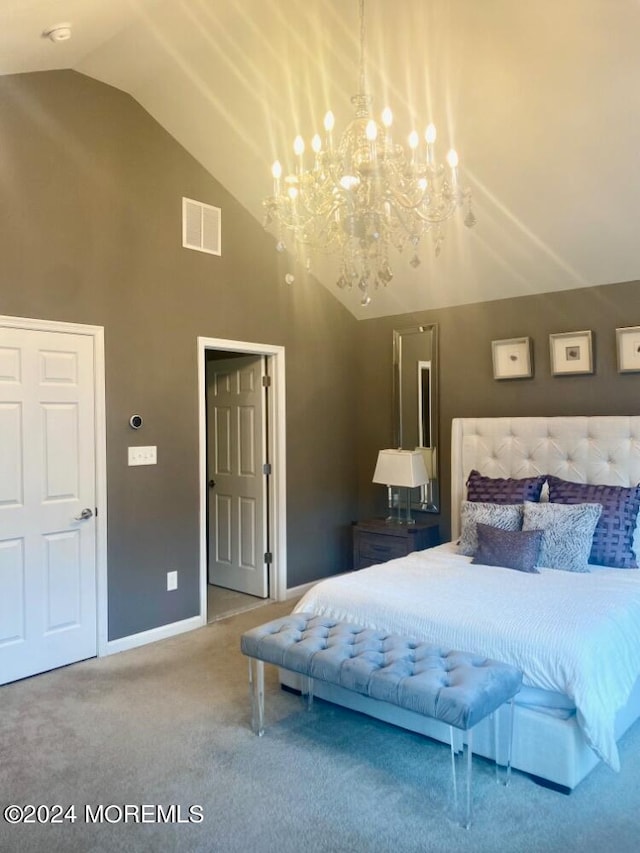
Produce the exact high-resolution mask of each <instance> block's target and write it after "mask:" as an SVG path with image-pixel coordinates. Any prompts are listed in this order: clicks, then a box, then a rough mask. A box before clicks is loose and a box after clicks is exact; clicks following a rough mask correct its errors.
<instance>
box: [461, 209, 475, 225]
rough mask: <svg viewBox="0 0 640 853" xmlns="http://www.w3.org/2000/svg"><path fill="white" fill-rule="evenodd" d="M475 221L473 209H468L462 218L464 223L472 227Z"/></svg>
mask: <svg viewBox="0 0 640 853" xmlns="http://www.w3.org/2000/svg"><path fill="white" fill-rule="evenodd" d="M476 222H477V220H476V217H475V214H474V212H473V210H471V209H469V211H468V212H467V215H466V216H465V218H464V224H465V225H466V226H467V228H473V226H474V225H475V224H476Z"/></svg>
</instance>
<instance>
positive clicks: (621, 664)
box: [295, 543, 640, 770]
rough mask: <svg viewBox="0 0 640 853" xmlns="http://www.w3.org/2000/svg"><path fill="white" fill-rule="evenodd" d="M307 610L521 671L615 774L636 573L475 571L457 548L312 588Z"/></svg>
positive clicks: (638, 647) (634, 620) (304, 602)
mask: <svg viewBox="0 0 640 853" xmlns="http://www.w3.org/2000/svg"><path fill="white" fill-rule="evenodd" d="M295 611H296V612H299V611H305V612H309V611H310V612H313V613H318V614H324V615H327V616H330V617H332V618H335V619H344V620H348V621H351V622H355V623H357V624H360V625H365V626H368V627H372V628H379V629H382V630H386V631H390V632H395V633H403V634H405V635H406V634H408V635H410V636H414V637H416V638H417V639H422V640H425V641H428V642H433V643H438V644H440V645H442V646H445V647H449V648H452V649H459V650H461V651H470V652H476V653H479V654H482V655H485V656H487V657H491V658H495V659H497V660H502V661H504V662H506V663H511V664H514V665H515V666H517V667H518V668H519V669H521V670H522V672H523V673H524V683H525V684H526V685H529V686H532V687H538V688H542V689H545V690H553V691H557V692H559V693H564V694H566V695H567V696H569V697H570V698H571V699H572V701H573V702H574V704H575V706H576V716H577V721H578V724H579V725H580V727H581V728H582V730H583V732H584V734H585V737H586V739H587V741H588V743H589V744H590V745H591V747H592V748H593V749H594V750H595V752H596V753H597V755H598V756H599V757H600V758H601V759H602V760H604V761H606V762H607V764H609V765H610V766H611V767H612V768H613V769H614V770H617V769H619V758H618V750H617V746H616V741H615V735H614V720H615V714H616V712H617V710H618V709H619V708H621V707H622V706H623V705H625V704H626V702H627V700H628V699H629V696H630V693H631V690H632V688H633V686H634V684H635V682H636V680H637V679H638V677H639V676H640V571H633V570H631V571H629V570H620V569H602V570H598V571H594V572H590V573H585V574H582V573H573V572H563V571H556V570H553V569H541V571H540V574H527V573H524V572H518V571H514V570H511V569H505V568H501V567H490V566H479V565H471V558H469V557H463V556H461V555H459V554H457V553H456V549H455V546H454V545H453V544H452V543H447V544H446V545H440V546H439V547H437V548H431V549H429V550H427V551H420V552H415V553H413V554H410V555H409V556H408V557H403V558H402V559H399V560H391V561H390V562H388V563H382V564H380V565H375V566H371V567H370V568H367V569H362V570H360V571H357V572H352V573H350V574H347V575H341V576H339V577H335V578H329V579H328V580H326V581H322V582H320V583H318V584H316V585H315V586H314V587H313V588H312V589H311V590H309V592H307V593H306V594H305V595H304V596H303V597H302V599H301V600H300V601H299V602H298V604H297V606H296V608H295Z"/></svg>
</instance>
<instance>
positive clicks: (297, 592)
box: [284, 572, 351, 601]
mask: <svg viewBox="0 0 640 853" xmlns="http://www.w3.org/2000/svg"><path fill="white" fill-rule="evenodd" d="M350 574H351V572H338V574H337V575H329V577H332V578H338V577H340V575H350ZM326 580H328V578H318V580H315V581H311V582H310V583H303V584H300V586H292V587H289V588H288V589H287V591H286V593H285V596H284V598H285V601H289V599H291V598H300V597H301V596H302V595H304V594H305V592H308V591H309V590H310V589H311V588H312V587H314V586H315V585H316V584H317V583H320V581H326Z"/></svg>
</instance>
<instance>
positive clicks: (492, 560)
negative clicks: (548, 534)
mask: <svg viewBox="0 0 640 853" xmlns="http://www.w3.org/2000/svg"><path fill="white" fill-rule="evenodd" d="M476 530H477V532H478V550H477V551H476V555H475V557H474V558H473V560H472V561H471V562H472V563H482V565H484V566H505V567H506V568H507V569H516V570H517V571H519V572H530V573H532V574H536V575H538V574H540V572H539V571H538V570H537V569H536V563H537V562H538V554H539V552H540V546H541V544H542V537H543V536H544V533H543V531H542V530H500V528H499V527H490V526H489V525H488V524H480V523H478V524H476Z"/></svg>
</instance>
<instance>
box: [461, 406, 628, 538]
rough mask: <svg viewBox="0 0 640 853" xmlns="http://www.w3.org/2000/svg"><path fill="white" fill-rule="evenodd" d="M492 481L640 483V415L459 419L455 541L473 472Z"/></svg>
mask: <svg viewBox="0 0 640 853" xmlns="http://www.w3.org/2000/svg"><path fill="white" fill-rule="evenodd" d="M473 468H475V469H477V470H478V471H480V473H481V474H485V475H486V476H489V477H531V476H532V475H536V474H554V475H555V476H556V477H562V478H563V479H565V480H572V481H574V482H578V483H597V484H609V485H612V486H633V485H636V484H637V483H639V482H640V416H638V415H634V416H616V415H612V416H592V417H553V418H539V417H536V418H455V419H454V421H453V424H452V431H451V536H452V539H457V538H458V536H459V535H460V503H461V501H462V500H464V498H465V495H466V486H465V484H466V481H467V478H468V476H469V472H470V471H471V470H472V469H473Z"/></svg>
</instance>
